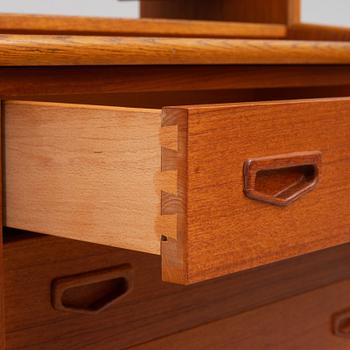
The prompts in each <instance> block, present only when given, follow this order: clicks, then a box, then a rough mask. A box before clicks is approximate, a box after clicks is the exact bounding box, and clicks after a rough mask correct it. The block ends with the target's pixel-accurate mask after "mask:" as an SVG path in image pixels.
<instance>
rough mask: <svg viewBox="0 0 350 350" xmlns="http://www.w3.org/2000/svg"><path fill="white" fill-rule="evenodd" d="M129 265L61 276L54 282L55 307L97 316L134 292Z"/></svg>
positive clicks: (53, 298)
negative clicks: (132, 290) (96, 314)
mask: <svg viewBox="0 0 350 350" xmlns="http://www.w3.org/2000/svg"><path fill="white" fill-rule="evenodd" d="M132 284H133V273H132V268H131V266H130V265H121V266H117V267H112V268H108V269H103V270H98V271H92V272H87V273H83V274H79V275H74V276H68V277H62V278H58V279H56V280H55V281H54V282H53V283H52V305H53V307H54V308H55V309H56V310H61V311H69V312H79V313H97V312H101V311H102V310H105V309H106V308H107V307H109V306H110V305H112V304H113V303H114V302H116V301H117V300H120V299H121V298H122V297H124V296H125V295H127V294H128V293H129V292H130V290H131V289H132Z"/></svg>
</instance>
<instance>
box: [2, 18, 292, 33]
mask: <svg viewBox="0 0 350 350" xmlns="http://www.w3.org/2000/svg"><path fill="white" fill-rule="evenodd" d="M0 33H12V34H15V33H17V34H57V35H58V34H65V35H104V36H115V35H119V36H124V35H127V36H157V37H159V36H161V37H208V38H209V37H210V38H283V37H285V36H286V34H287V28H286V26H285V25H280V24H260V23H240V22H235V23H233V22H219V21H188V20H162V19H121V18H117V19H116V18H96V17H81V16H47V15H21V14H0Z"/></svg>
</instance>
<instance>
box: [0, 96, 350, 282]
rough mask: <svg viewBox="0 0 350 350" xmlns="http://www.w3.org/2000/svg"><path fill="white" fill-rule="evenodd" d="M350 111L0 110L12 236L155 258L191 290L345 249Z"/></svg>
mask: <svg viewBox="0 0 350 350" xmlns="http://www.w3.org/2000/svg"><path fill="white" fill-rule="evenodd" d="M349 112H350V100H349V99H347V98H345V99H318V100H300V101H281V102H255V103H237V104H226V105H207V106H185V107H170V108H164V109H163V111H160V110H148V109H145V110H143V109H131V108H118V107H101V106H86V105H66V104H59V103H58V104H57V103H33V102H5V103H4V108H3V114H4V138H5V141H4V142H5V206H6V211H5V223H6V225H7V226H9V227H15V228H21V229H26V230H30V231H36V232H41V233H47V234H52V235H56V236H62V237H68V238H74V239H79V240H85V241H90V242H95V243H100V244H105V245H111V246H115V247H121V248H127V249H132V250H138V251H143V252H148V253H154V254H161V256H162V274H163V279H164V280H165V281H171V282H176V283H182V284H188V283H193V282H198V281H203V280H207V279H211V278H214V277H218V276H222V275H226V274H229V273H233V272H238V271H242V270H246V269H250V268H254V267H257V266H261V265H265V264H269V263H271V262H274V261H277V260H281V259H286V258H290V257H293V256H297V255H302V254H306V253H309V252H312V251H316V250H320V249H324V248H327V247H332V246H335V245H338V244H342V243H345V242H348V241H349V240H350V238H349V237H350V236H349V223H350V215H349V214H350V205H349V204H350V183H349V180H348V179H349V178H350V159H349V153H350V144H349V140H350V120H349V117H348V116H349Z"/></svg>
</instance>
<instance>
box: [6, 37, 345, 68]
mask: <svg viewBox="0 0 350 350" xmlns="http://www.w3.org/2000/svg"><path fill="white" fill-rule="evenodd" d="M349 63H350V43H349V42H331V41H327V42H323V41H292V40H243V39H240V40H235V39H184V38H146V37H141V38H135V37H134V38H131V37H96V36H62V35H60V36H54V35H50V36H47V35H6V34H3V35H0V65H2V66H40V65H141V64H144V65H155V64H158V65H161V64H168V65H176V64H198V65H199V64H349Z"/></svg>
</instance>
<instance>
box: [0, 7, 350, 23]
mask: <svg viewBox="0 0 350 350" xmlns="http://www.w3.org/2000/svg"><path fill="white" fill-rule="evenodd" d="M213 1H215V0H213ZM239 1H244V0H239ZM262 1H263V0H262ZM0 12H17V13H38V14H39V13H44V14H62V15H80V16H105V17H128V18H137V17H138V16H139V3H138V1H136V0H132V1H120V0H0ZM302 21H303V22H308V23H323V24H331V25H343V26H344V25H345V26H349V27H350V0H302Z"/></svg>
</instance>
